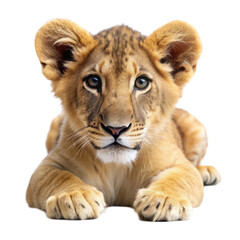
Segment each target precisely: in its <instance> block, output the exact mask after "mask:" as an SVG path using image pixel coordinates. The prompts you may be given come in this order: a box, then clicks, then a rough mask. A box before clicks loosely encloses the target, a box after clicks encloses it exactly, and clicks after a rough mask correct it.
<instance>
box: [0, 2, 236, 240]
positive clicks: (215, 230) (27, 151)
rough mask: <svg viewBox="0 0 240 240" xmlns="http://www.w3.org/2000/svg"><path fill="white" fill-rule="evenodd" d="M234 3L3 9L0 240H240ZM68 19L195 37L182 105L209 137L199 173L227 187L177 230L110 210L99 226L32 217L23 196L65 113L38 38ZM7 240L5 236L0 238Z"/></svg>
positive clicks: (208, 194) (93, 27)
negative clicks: (172, 28) (218, 177)
mask: <svg viewBox="0 0 240 240" xmlns="http://www.w3.org/2000/svg"><path fill="white" fill-rule="evenodd" d="M237 2H238V1H232V0H228V1H221V0H218V1H213V0H212V1H210V0H208V1H204V0H202V1H200V0H199V1H193V0H192V1H184V0H180V1H177V0H176V1H171V0H164V1H161V0H158V1H152V0H145V1H140V0H138V1H131V0H127V1H125V0H118V1H113V0H112V1H104V0H99V1H90V0H88V1H87V0H85V1H81V0H78V1H71V0H65V1H61V0H58V1H50V0H47V1H44V0H41V1H24V0H21V1H17V0H16V1H11V0H9V1H1V3H0V18H1V19H0V114H1V115H0V123H1V124H0V141H1V143H0V152H1V157H0V159H1V160H0V161H1V162H0V178H1V179H0V219H1V224H0V228H1V230H0V238H1V239H53V238H56V239H73V238H74V239H96V238H97V239H145V238H148V239H175V238H177V239H218V238H220V237H221V239H226V238H228V239H231V240H232V239H240V233H239V231H240V229H239V227H240V221H239V215H240V197H239V179H240V177H239V175H240V172H239V166H240V164H239V162H240V158H239V148H240V140H239V138H240V137H239V136H240V131H239V130H240V127H239V123H240V117H239V108H240V107H239V105H240V95H239V92H240V77H239V68H240V67H239V65H240V47H239V46H240V34H239V29H240V18H239V8H240V7H239V6H238V5H237ZM53 18H68V19H70V20H72V21H75V22H76V23H78V24H79V25H80V26H82V27H83V28H85V29H87V30H88V31H90V32H91V33H93V34H96V33H97V32H98V31H100V30H103V29H105V28H109V27H111V26H113V25H116V24H123V23H124V24H126V25H129V26H130V27H132V28H133V29H136V30H138V31H140V32H142V33H143V34H145V35H149V34H150V33H151V32H152V31H154V30H155V29H157V28H158V27H160V26H161V25H163V24H165V23H167V22H170V21H172V20H175V19H179V20H184V21H187V22H189V23H190V24H192V25H193V26H194V27H195V28H196V29H197V30H198V32H199V34H200V36H201V39H202V43H203V53H202V56H201V59H200V61H199V64H198V69H197V73H196V74H195V76H194V77H193V79H192V81H191V83H189V84H188V85H187V87H186V89H185V91H184V94H183V98H182V99H181V100H180V102H179V104H178V105H179V106H181V107H183V108H184V109H186V110H188V111H190V112H191V113H193V114H195V116H197V118H198V119H199V120H200V121H201V122H203V123H204V124H205V126H206V128H207V130H208V137H209V149H208V152H207V155H206V157H205V159H204V161H203V164H206V165H207V164H209V165H210V164H212V165H214V166H215V167H217V169H218V170H219V171H220V173H221V174H222V178H223V181H222V182H221V183H220V184H219V185H218V186H214V187H206V188H205V197H204V201H203V203H202V205H201V206H200V207H199V208H196V209H194V210H193V215H192V218H191V219H190V220H189V221H183V222H180V221H178V222H170V223H167V222H159V223H151V222H143V221H139V220H138V217H137V215H136V213H135V212H134V211H133V209H131V208H123V207H122V208H119V207H111V208H108V209H107V210H106V211H105V213H103V214H102V215H101V216H100V218H99V219H97V220H88V221H56V220H50V219H48V218H47V217H46V216H45V213H44V212H42V211H39V210H36V209H30V208H28V206H27V204H26V202H25V191H26V188H27V184H28V181H29V178H30V176H31V174H32V173H33V171H34V169H35V168H36V167H37V165H38V164H39V163H40V162H41V160H42V159H43V158H44V157H45V156H46V150H45V137H46V134H47V131H48V127H49V124H50V121H51V119H52V118H53V117H54V116H55V115H57V114H58V113H59V112H60V111H61V107H60V102H59V100H57V99H55V98H54V97H53V94H52V93H51V88H50V81H48V80H46V79H45V78H44V77H43V75H42V74H41V67H40V64H39V62H38V59H37V57H36V54H35V49H34V37H35V34H36V32H37V30H38V29H39V28H40V27H41V26H42V25H43V24H44V23H45V22H46V21H48V20H50V19H53ZM3 236H4V237H3Z"/></svg>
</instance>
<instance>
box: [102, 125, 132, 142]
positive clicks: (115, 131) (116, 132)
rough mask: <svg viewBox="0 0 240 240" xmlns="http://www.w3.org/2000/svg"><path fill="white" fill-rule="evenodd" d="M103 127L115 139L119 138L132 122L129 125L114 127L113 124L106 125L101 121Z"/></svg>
mask: <svg viewBox="0 0 240 240" xmlns="http://www.w3.org/2000/svg"><path fill="white" fill-rule="evenodd" d="M101 126H102V128H103V129H104V130H105V131H106V132H108V133H109V134H111V135H112V136H113V137H114V138H115V139H117V138H118V137H119V135H120V134H122V133H123V132H125V131H127V130H128V129H129V128H130V126H131V124H130V125H129V126H128V127H125V126H123V127H112V126H105V125H104V124H102V123H101Z"/></svg>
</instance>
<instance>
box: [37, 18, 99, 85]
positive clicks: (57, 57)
mask: <svg viewBox="0 0 240 240" xmlns="http://www.w3.org/2000/svg"><path fill="white" fill-rule="evenodd" d="M95 46H96V42H95V40H94V38H93V37H92V35H91V34H89V33H88V32H86V31H85V30H84V29H82V28H80V27H79V26H78V25H77V24H75V23H73V22H71V21H69V20H63V19H56V20H52V21H50V22H48V23H46V24H45V25H44V26H43V27H42V28H41V29H40V30H39V31H38V33H37V35H36V39H35V47H36V52H37V55H38V58H39V60H40V62H41V64H42V68H43V74H44V75H45V76H46V77H47V78H48V79H50V80H53V81H55V80H59V79H60V78H61V77H62V76H63V75H64V74H65V73H66V72H67V71H68V70H69V69H70V68H71V66H72V65H71V64H72V63H74V62H76V63H78V64H79V63H81V62H82V61H83V60H84V58H85V57H86V56H87V54H88V53H89V52H90V51H91V50H92V49H93V48H94V47H95Z"/></svg>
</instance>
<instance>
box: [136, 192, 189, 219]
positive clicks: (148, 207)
mask: <svg viewBox="0 0 240 240" xmlns="http://www.w3.org/2000/svg"><path fill="white" fill-rule="evenodd" d="M133 207H134V209H135V211H136V212H137V213H138V215H139V218H140V219H142V220H149V221H174V220H185V219H188V218H189V216H190V213H191V209H192V206H191V203H190V202H189V201H188V200H186V199H183V198H182V199H181V198H177V197H170V196H167V195H166V194H164V193H163V192H157V191H154V190H151V189H140V190H139V191H138V194H137V197H136V200H135V202H134V204H133Z"/></svg>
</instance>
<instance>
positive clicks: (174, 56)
mask: <svg viewBox="0 0 240 240" xmlns="http://www.w3.org/2000/svg"><path fill="white" fill-rule="evenodd" d="M144 47H145V49H146V50H147V51H148V52H149V54H150V56H151V58H152V61H153V62H154V64H155V66H156V67H157V68H158V69H162V70H165V71H167V72H168V73H169V74H170V76H171V77H172V78H173V79H174V82H175V83H176V84H177V85H179V86H181V87H182V86H183V85H184V84H185V83H186V82H187V81H189V80H190V78H191V77H192V75H193V73H194V72H195V70H196V64H197V61H198V59H199V57H200V54H201V49H202V47H201V41H200V38H199V36H198V33H197V32H196V30H195V29H194V28H193V27H192V26H190V25H189V24H187V23H185V22H182V21H173V22H171V23H168V24H166V25H164V26H163V27H161V28H159V29H157V30H156V31H155V32H153V33H152V34H151V35H150V36H149V37H147V38H146V39H145V42H144Z"/></svg>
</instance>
